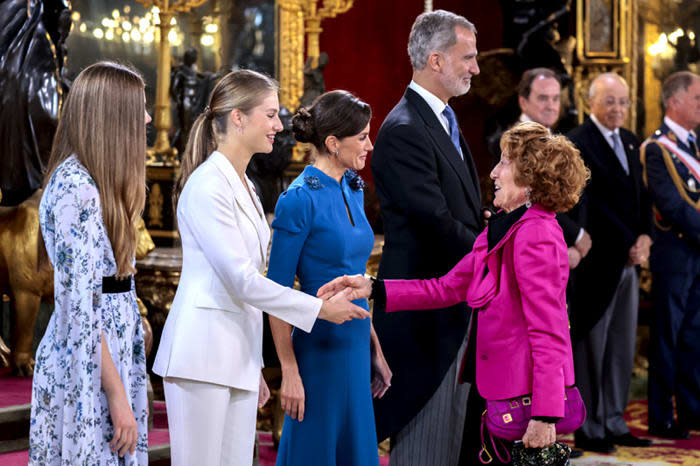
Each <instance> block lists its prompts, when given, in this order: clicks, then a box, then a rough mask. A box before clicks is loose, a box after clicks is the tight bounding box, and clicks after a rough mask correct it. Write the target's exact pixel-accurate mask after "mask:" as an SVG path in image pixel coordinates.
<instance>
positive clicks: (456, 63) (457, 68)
mask: <svg viewBox="0 0 700 466" xmlns="http://www.w3.org/2000/svg"><path fill="white" fill-rule="evenodd" d="M455 33H456V35H457V42H456V43H455V44H454V45H453V46H452V47H450V48H449V49H447V51H446V52H444V53H440V54H439V56H440V60H439V62H438V63H439V70H438V73H439V75H438V81H439V82H440V85H441V86H442V88H443V91H444V95H443V96H438V97H442V98H443V100H445V101H447V100H448V99H449V98H450V97H455V96H458V95H463V94H466V93H467V92H469V88H470V87H471V82H472V76H476V75H477V74H479V65H478V64H477V63H476V55H477V50H476V35H474V33H473V32H472V31H470V30H469V29H467V28H463V27H461V26H457V27H456V28H455Z"/></svg>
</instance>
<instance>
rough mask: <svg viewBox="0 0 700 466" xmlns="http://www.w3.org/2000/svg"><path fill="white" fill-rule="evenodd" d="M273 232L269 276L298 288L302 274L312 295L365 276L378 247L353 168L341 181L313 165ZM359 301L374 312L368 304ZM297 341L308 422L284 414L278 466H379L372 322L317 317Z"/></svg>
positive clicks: (287, 197)
mask: <svg viewBox="0 0 700 466" xmlns="http://www.w3.org/2000/svg"><path fill="white" fill-rule="evenodd" d="M348 212H349V215H348ZM351 219H352V220H351ZM272 228H273V229H274V235H273V237H272V250H271V252H270V266H269V269H268V277H269V278H271V279H272V280H275V281H276V282H278V283H280V284H282V285H286V286H292V285H293V284H294V276H295V275H297V276H298V277H299V282H300V283H301V290H302V291H303V292H305V293H308V294H310V295H313V296H315V295H316V292H317V291H318V289H319V288H320V287H321V285H323V284H325V283H326V282H328V281H330V280H332V279H334V278H336V277H338V276H341V275H344V274H347V275H354V274H358V273H364V272H365V268H366V266H367V260H368V259H369V255H370V253H371V252H372V247H373V245H374V234H373V233H372V228H371V227H370V225H369V222H368V221H367V217H366V216H365V211H364V193H363V191H362V180H361V178H359V177H358V176H357V174H355V172H352V171H348V172H346V174H345V176H344V177H343V178H342V179H341V182H340V183H338V182H337V181H336V180H335V179H333V178H331V177H329V176H328V175H326V174H325V173H323V172H322V171H321V170H319V169H317V168H315V167H312V166H309V167H306V168H305V169H304V171H303V172H302V174H301V175H299V177H298V178H297V179H296V180H295V181H294V182H292V184H291V185H290V186H289V189H288V190H287V191H286V192H285V193H283V194H282V195H281V196H280V199H279V201H278V202H277V207H276V209H275V220H274V221H273V222H272ZM355 304H357V305H358V306H362V307H364V308H365V309H367V308H368V305H367V300H365V299H362V300H357V301H355ZM292 342H293V346H294V354H295V356H296V359H297V363H298V365H299V373H300V375H301V380H302V383H303V385H304V392H305V395H306V404H305V408H306V410H305V413H304V420H303V421H302V422H299V421H297V420H294V419H292V418H290V417H289V416H285V419H284V427H283V429H282V439H281V440H280V446H279V451H278V454H277V466H316V465H318V466H321V465H322V466H377V465H378V464H379V456H378V454H377V434H376V429H375V424H374V411H373V409H372V391H371V387H370V375H371V374H370V372H371V369H370V320H369V319H364V320H352V321H349V322H345V323H344V324H342V325H336V324H333V323H330V322H326V321H324V320H317V321H316V323H315V324H314V327H313V329H312V330H311V333H306V332H302V331H297V330H294V332H293V334H292Z"/></svg>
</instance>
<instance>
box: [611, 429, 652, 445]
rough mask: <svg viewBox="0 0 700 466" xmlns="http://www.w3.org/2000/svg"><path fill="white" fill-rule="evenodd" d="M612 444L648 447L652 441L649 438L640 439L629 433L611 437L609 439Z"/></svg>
mask: <svg viewBox="0 0 700 466" xmlns="http://www.w3.org/2000/svg"><path fill="white" fill-rule="evenodd" d="M608 440H609V441H610V443H613V444H615V445H622V446H623V447H648V446H651V440H649V439H648V438H639V437H635V436H634V435H632V434H630V433H629V432H627V433H626V434H622V435H610V436H609V437H608Z"/></svg>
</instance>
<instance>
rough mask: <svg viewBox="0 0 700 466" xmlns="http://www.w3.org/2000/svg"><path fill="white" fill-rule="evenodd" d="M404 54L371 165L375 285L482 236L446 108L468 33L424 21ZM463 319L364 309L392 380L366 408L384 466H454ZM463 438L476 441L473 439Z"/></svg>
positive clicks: (428, 269)
mask: <svg viewBox="0 0 700 466" xmlns="http://www.w3.org/2000/svg"><path fill="white" fill-rule="evenodd" d="M408 53H409V56H410V59H411V64H412V66H413V80H412V81H411V83H410V84H409V86H408V89H407V90H406V93H405V94H404V96H403V98H402V99H401V101H400V102H399V103H398V104H397V105H396V107H394V109H393V110H392V111H391V113H390V114H389V115H388V116H387V118H386V119H385V120H384V123H383V124H382V126H381V128H380V130H379V134H378V135H377V141H376V144H375V148H374V152H373V155H372V162H371V165H372V174H373V175H374V180H375V183H376V189H377V195H378V196H379V203H380V207H381V213H382V220H383V223H384V235H385V244H384V251H383V254H382V258H381V262H380V264H379V276H380V277H381V278H385V279H389V278H433V277H439V276H442V275H443V274H445V273H446V272H448V271H449V270H450V269H451V268H452V267H453V266H454V265H455V264H457V262H459V260H460V259H462V257H464V255H465V254H467V253H468V252H469V251H470V250H471V249H472V245H473V243H474V240H475V239H476V236H477V234H478V233H479V232H480V230H481V228H482V225H481V220H480V208H481V194H480V190H479V184H478V177H477V173H476V168H475V166H474V162H473V160H472V156H471V153H470V152H469V147H468V146H467V144H466V142H465V141H464V138H463V137H462V135H461V133H460V131H459V127H458V126H457V120H456V118H455V114H454V112H453V111H452V109H451V108H450V107H449V106H448V105H447V102H448V100H449V99H450V98H451V97H454V96H457V95H462V94H465V93H466V92H467V91H468V90H469V87H470V84H471V78H472V76H474V75H476V74H478V73H479V67H478V65H477V63H476V55H477V50H476V30H475V28H474V26H473V25H472V24H471V23H470V22H469V21H467V20H466V19H465V18H463V17H461V16H458V15H455V14H453V13H449V12H446V11H443V10H437V11H434V12H432V13H424V14H422V15H420V16H418V18H417V19H416V21H415V23H414V24H413V28H412V29H411V34H410V36H409V42H408ZM469 317H470V310H469V308H468V307H467V306H466V305H465V304H460V305H457V306H454V307H451V308H448V309H444V310H436V311H415V312H396V313H391V314H388V313H385V312H384V310H383V309H375V310H374V325H375V329H376V331H377V334H378V336H379V339H380V340H381V343H382V348H383V350H384V354H385V356H386V359H387V362H388V363H389V366H390V367H391V370H392V371H393V379H392V387H391V389H390V390H389V391H387V393H386V395H385V396H384V397H383V398H381V399H376V400H375V415H376V422H377V436H378V438H379V440H380V441H381V440H383V439H385V438H386V437H388V436H391V447H392V450H391V464H392V465H402V466H403V465H411V464H415V465H421V466H422V465H428V464H429V465H431V466H440V465H449V466H454V465H456V464H457V462H458V460H459V454H460V449H461V440H462V431H463V428H464V415H465V411H466V404H467V395H468V392H469V384H459V383H458V381H457V375H458V371H459V367H460V365H459V363H460V360H461V356H462V354H463V353H464V351H465V348H466V336H467V331H468V325H469ZM474 391H476V390H474ZM479 414H480V413H479ZM467 435H469V436H472V437H474V438H475V439H477V441H478V435H479V433H478V431H473V432H468V433H467Z"/></svg>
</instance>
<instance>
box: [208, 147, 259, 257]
mask: <svg viewBox="0 0 700 466" xmlns="http://www.w3.org/2000/svg"><path fill="white" fill-rule="evenodd" d="M209 159H210V160H211V161H212V163H214V164H215V165H216V166H217V168H218V169H219V170H220V171H221V172H222V173H223V174H224V176H225V177H226V180H227V181H228V182H229V184H230V185H231V188H232V190H233V198H234V200H235V202H236V204H238V207H239V208H240V209H241V211H242V212H243V213H244V214H245V216H246V217H248V219H249V220H250V222H251V223H252V224H253V227H254V228H255V232H256V233H257V236H258V252H259V253H260V258H261V263H262V264H263V265H264V264H265V257H266V256H267V254H266V250H267V243H268V241H269V235H270V231H269V227H268V226H267V222H266V221H265V219H264V213H263V209H262V206H261V205H260V201H259V200H258V199H257V195H256V194H255V190H254V189H253V187H252V183H251V182H250V180H249V179H248V177H247V176H246V183H247V184H248V186H249V189H250V192H251V193H253V195H254V196H255V198H256V200H255V201H256V202H255V204H254V203H253V200H252V199H251V197H250V195H248V191H247V190H246V188H245V186H243V182H242V181H241V178H240V177H239V176H238V173H236V170H235V169H234V168H233V165H232V164H231V162H229V160H228V159H227V158H226V156H225V155H224V154H222V153H221V152H217V151H214V152H213V153H212V154H211V155H210V156H209Z"/></svg>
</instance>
